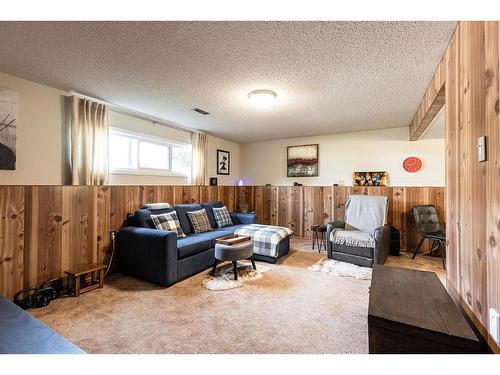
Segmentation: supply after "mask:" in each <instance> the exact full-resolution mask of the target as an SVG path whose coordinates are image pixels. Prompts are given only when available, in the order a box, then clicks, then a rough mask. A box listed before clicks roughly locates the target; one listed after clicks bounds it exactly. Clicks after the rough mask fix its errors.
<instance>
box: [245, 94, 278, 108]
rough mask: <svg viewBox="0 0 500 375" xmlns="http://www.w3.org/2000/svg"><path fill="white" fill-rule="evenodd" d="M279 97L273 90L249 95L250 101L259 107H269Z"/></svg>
mask: <svg viewBox="0 0 500 375" xmlns="http://www.w3.org/2000/svg"><path fill="white" fill-rule="evenodd" d="M277 96H278V94H276V92H274V91H273V90H254V91H251V92H249V93H248V99H250V101H251V102H252V103H253V104H255V105H256V106H257V107H269V106H270V105H272V104H273V103H274V101H275V100H276V98H277Z"/></svg>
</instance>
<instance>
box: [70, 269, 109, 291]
mask: <svg viewBox="0 0 500 375" xmlns="http://www.w3.org/2000/svg"><path fill="white" fill-rule="evenodd" d="M106 267H107V266H106V265H105V264H87V265H85V266H81V267H76V268H73V269H71V270H69V271H64V273H65V274H67V275H68V294H69V295H74V296H75V297H78V296H79V295H80V293H85V292H90V291H91V290H94V289H97V288H102V287H103V286H104V270H105V269H106ZM82 279H83V283H84V284H86V285H85V286H84V287H83V288H81V284H82Z"/></svg>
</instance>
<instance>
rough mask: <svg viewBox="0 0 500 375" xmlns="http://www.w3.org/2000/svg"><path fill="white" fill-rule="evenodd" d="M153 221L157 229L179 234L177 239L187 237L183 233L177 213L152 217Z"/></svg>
mask: <svg viewBox="0 0 500 375" xmlns="http://www.w3.org/2000/svg"><path fill="white" fill-rule="evenodd" d="M151 220H153V224H154V225H155V227H156V229H160V230H169V231H172V232H176V233H177V237H186V235H185V234H184V232H183V231H182V227H181V223H180V222H179V218H178V217H177V212H175V211H172V212H167V213H165V214H161V215H151Z"/></svg>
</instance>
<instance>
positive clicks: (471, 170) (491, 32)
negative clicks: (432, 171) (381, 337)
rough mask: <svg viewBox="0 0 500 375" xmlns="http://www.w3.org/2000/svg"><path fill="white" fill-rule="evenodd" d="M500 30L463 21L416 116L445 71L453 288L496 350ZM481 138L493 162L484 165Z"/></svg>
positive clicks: (499, 257) (449, 249) (449, 251)
mask: <svg viewBox="0 0 500 375" xmlns="http://www.w3.org/2000/svg"><path fill="white" fill-rule="evenodd" d="M499 25H500V23H499V22H498V21H495V22H482V21H479V22H459V24H458V26H457V28H456V30H455V33H454V35H453V36H452V38H451V40H450V43H449V45H448V48H447V50H446V52H445V55H444V56H443V59H441V62H440V64H439V66H438V67H437V68H436V73H435V74H434V78H433V80H432V81H431V83H430V85H429V88H428V90H427V92H426V93H425V94H424V97H423V98H422V102H421V106H420V107H419V109H418V110H417V113H416V114H415V117H414V119H415V118H418V117H419V116H420V117H421V113H422V112H421V111H420V109H421V108H422V106H425V103H428V99H429V98H430V97H432V96H433V95H434V93H435V87H436V86H435V85H434V83H435V82H436V81H439V80H436V79H435V77H436V76H441V72H443V71H444V72H445V76H446V78H445V82H444V87H445V116H446V156H445V159H446V188H447V190H446V204H447V211H446V221H447V226H446V236H447V286H448V287H449V289H450V290H455V291H456V292H457V295H458V297H459V301H460V303H461V304H462V307H463V308H464V310H465V311H466V312H467V313H468V314H469V315H470V316H471V318H473V319H472V321H473V322H474V324H475V325H476V327H477V329H478V330H479V332H481V333H482V334H483V336H484V338H485V340H487V341H488V343H490V348H492V350H498V349H495V348H498V345H496V344H495V345H493V344H492V342H493V341H492V340H493V339H492V338H491V336H489V335H488V334H487V333H486V332H487V330H488V328H489V327H488V316H487V314H488V309H489V308H490V307H494V308H496V309H497V310H498V309H500V291H499V289H500V287H499V285H500V281H499V276H498V275H499V274H500V255H499V249H498V240H499V238H498V236H499V231H500V208H499V200H500V198H499V194H500V193H499V191H500V189H499V188H498V186H499V182H500V181H499V178H500V168H499V165H500V161H499V158H500V156H499V150H498V145H499V144H500V133H499V125H500V124H499V112H500V104H499V99H500V98H499V97H500V92H499V91H500V83H499V64H500V61H499V60H500V56H499V51H498V50H499V42H500V40H499V39H500V37H499V27H500V26H499ZM443 62H444V64H445V65H446V66H445V68H444V69H443V66H442V65H443ZM417 122H418V121H417ZM412 125H413V124H412ZM482 136H484V137H485V138H486V160H485V161H483V162H479V160H478V157H477V146H476V145H477V140H478V138H479V137H482ZM412 139H414V138H412Z"/></svg>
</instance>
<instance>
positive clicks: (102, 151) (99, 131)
mask: <svg viewBox="0 0 500 375" xmlns="http://www.w3.org/2000/svg"><path fill="white" fill-rule="evenodd" d="M70 102H71V170H72V184H73V185H104V184H105V183H106V182H107V179H108V108H107V106H106V105H104V104H101V103H96V102H93V101H91V100H87V99H83V98H79V97H76V96H72V97H71V99H70Z"/></svg>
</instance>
